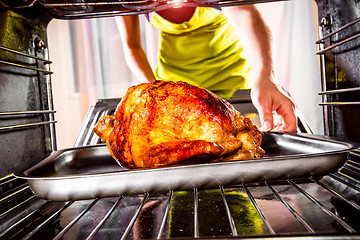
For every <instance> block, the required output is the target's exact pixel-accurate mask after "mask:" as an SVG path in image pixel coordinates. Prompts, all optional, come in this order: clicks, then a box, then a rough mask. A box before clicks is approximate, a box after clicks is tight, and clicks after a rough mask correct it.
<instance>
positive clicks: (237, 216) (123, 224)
mask: <svg viewBox="0 0 360 240" xmlns="http://www.w3.org/2000/svg"><path fill="white" fill-rule="evenodd" d="M336 181H337V179H336V177H335V176H332V175H329V176H326V177H319V178H316V177H314V178H313V177H312V178H307V179H297V180H288V181H266V182H265V183H256V184H241V185H232V186H228V187H220V188H213V189H194V190H187V191H169V192H165V193H145V194H136V195H123V196H118V197H109V198H101V199H92V200H82V201H75V202H72V201H70V202H53V201H49V202H44V200H41V199H39V198H37V197H36V196H34V195H31V194H30V195H29V196H27V198H32V199H33V201H34V202H40V201H41V204H40V203H38V204H37V205H38V207H37V208H36V209H35V210H33V211H31V212H27V213H22V216H21V218H19V219H18V221H17V222H13V223H12V224H11V225H10V227H6V228H4V229H5V230H4V231H2V232H0V239H64V240H66V239H150V238H157V239H172V238H181V239H183V238H204V239H210V238H216V239H229V238H241V239H248V238H249V239H250V238H253V237H257V238H259V237H260V238H261V239H267V238H271V239H273V238H275V239H359V238H360V235H359V234H358V232H359V231H360V222H359V221H358V220H359V217H358V216H359V214H360V206H359V199H357V200H356V199H354V198H353V197H352V196H349V195H348V194H347V193H346V192H348V191H344V189H345V188H344V187H342V188H338V189H334V187H333V185H332V184H331V183H332V182H336ZM3 185H4V184H0V188H2V187H3ZM344 186H346V188H350V189H352V191H356V192H358V191H357V190H356V188H354V187H353V186H351V185H348V184H344ZM344 199H346V200H344ZM4 204H7V205H10V206H14V207H13V208H10V210H9V211H8V212H6V213H2V214H1V215H0V223H3V222H2V220H3V218H4V216H5V217H6V215H9V214H11V212H12V211H16V210H18V211H19V212H21V211H20V210H21V209H22V208H23V206H21V205H17V204H16V203H13V202H11V201H9V202H6V203H4V200H3V199H2V200H0V207H1V206H3V205H4ZM0 209H1V208H0ZM1 226H2V225H1Z"/></svg>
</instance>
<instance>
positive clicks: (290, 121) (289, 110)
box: [276, 101, 297, 132]
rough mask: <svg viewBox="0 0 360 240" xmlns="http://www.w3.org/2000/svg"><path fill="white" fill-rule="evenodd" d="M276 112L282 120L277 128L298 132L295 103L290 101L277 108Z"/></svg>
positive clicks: (283, 130)
mask: <svg viewBox="0 0 360 240" xmlns="http://www.w3.org/2000/svg"><path fill="white" fill-rule="evenodd" d="M276 113H277V114H278V115H279V116H280V118H281V122H280V123H279V125H278V126H276V129H277V130H279V131H282V132H296V130H297V122H296V116H295V112H294V104H293V103H292V102H291V101H288V102H286V103H284V104H282V105H280V107H279V108H278V109H277V110H276Z"/></svg>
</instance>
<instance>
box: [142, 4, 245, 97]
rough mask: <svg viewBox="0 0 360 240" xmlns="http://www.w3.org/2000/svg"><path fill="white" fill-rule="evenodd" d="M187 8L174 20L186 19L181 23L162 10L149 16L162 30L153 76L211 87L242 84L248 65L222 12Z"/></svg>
mask: <svg viewBox="0 0 360 240" xmlns="http://www.w3.org/2000/svg"><path fill="white" fill-rule="evenodd" d="M181 10H182V9H181V8H179V9H175V10H174V11H173V12H171V13H169V14H170V19H171V18H172V19H174V17H171V16H173V15H172V14H176V12H178V14H181ZM186 10H187V11H188V12H187V14H184V16H185V17H184V18H175V20H173V21H179V22H181V21H182V20H184V19H188V21H184V22H181V23H174V22H171V21H169V20H167V19H165V18H164V17H166V14H163V13H161V12H160V13H159V14H157V13H153V14H152V16H150V18H149V20H150V22H151V24H152V25H153V26H154V27H155V28H157V29H159V30H160V34H161V41H160V47H159V62H158V66H157V69H156V72H155V75H156V77H157V78H158V79H161V80H170V81H185V82H189V83H191V84H194V85H198V86H201V87H204V88H207V89H209V90H212V91H219V90H224V89H238V88H244V83H245V78H244V77H243V74H244V72H246V71H247V70H246V69H247V67H246V69H245V59H244V58H242V57H241V56H240V54H241V52H242V47H241V44H240V42H239V39H238V36H237V34H236V32H235V31H234V29H233V27H232V25H231V24H230V23H229V22H228V20H227V18H226V17H225V15H224V14H223V13H222V12H221V11H220V10H218V9H215V8H204V7H198V8H196V9H186ZM191 11H192V12H191ZM229 94H230V93H229ZM229 94H228V95H229ZM223 97H227V96H223Z"/></svg>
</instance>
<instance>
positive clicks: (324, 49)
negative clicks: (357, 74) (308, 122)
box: [316, 18, 360, 106]
mask: <svg viewBox="0 0 360 240" xmlns="http://www.w3.org/2000/svg"><path fill="white" fill-rule="evenodd" d="M324 19H325V18H324ZM321 22H322V23H323V24H322V26H320V27H319V36H320V39H319V40H318V41H316V44H318V45H319V51H318V52H317V53H316V54H317V55H320V57H321V61H320V62H321V75H322V78H323V89H324V91H322V92H319V93H318V94H319V95H323V96H325V95H332V94H341V93H349V92H358V91H360V87H351V88H344V89H335V90H326V84H325V82H326V72H325V71H326V66H325V64H326V61H325V58H324V55H325V53H326V52H327V51H330V50H333V49H335V48H337V47H340V46H342V45H344V44H346V43H348V42H350V41H353V40H355V39H357V38H360V33H357V34H353V35H350V36H348V37H346V38H345V39H343V40H341V41H338V42H334V43H331V44H330V45H328V46H327V47H325V40H327V39H330V38H331V37H333V36H335V35H336V34H339V33H341V32H343V31H345V30H347V29H349V28H350V27H352V26H354V25H355V24H358V23H360V18H357V19H355V20H354V21H351V22H350V23H348V24H345V25H344V26H342V27H340V28H338V29H337V30H335V31H332V32H331V33H329V34H327V35H326V36H323V31H324V29H325V28H328V27H329V25H331V23H330V20H329V19H328V20H323V21H321ZM335 54H336V53H335ZM323 100H324V102H323V103H321V104H320V105H323V106H326V105H331V106H340V105H359V104H360V101H353V102H329V100H328V99H327V98H323Z"/></svg>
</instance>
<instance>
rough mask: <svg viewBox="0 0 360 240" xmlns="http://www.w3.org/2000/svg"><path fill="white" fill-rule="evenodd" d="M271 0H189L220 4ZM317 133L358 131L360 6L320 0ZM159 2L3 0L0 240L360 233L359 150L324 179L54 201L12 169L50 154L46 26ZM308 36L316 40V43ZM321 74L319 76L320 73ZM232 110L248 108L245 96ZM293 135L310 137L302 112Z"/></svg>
mask: <svg viewBox="0 0 360 240" xmlns="http://www.w3.org/2000/svg"><path fill="white" fill-rule="evenodd" d="M262 2H270V1H262V0H255V1H241V0H238V1H236V0H235V1H232V0H225V1H217V0H215V1H214V0H196V1H195V0H194V1H183V2H182V1H181V2H179V1H178V2H172V4H181V5H189V6H194V5H196V6H211V7H226V6H233V5H239V4H249V3H262ZM316 2H317V5H318V11H319V26H320V27H319V36H320V37H319V41H318V42H317V43H316V44H318V45H319V51H318V52H317V53H314V54H318V55H319V58H320V68H321V72H322V79H321V81H322V87H323V91H322V92H320V93H319V94H320V95H322V96H323V102H321V103H319V104H320V105H321V106H323V114H324V125H325V134H326V135H328V136H333V137H337V138H339V139H345V140H352V141H359V139H360V136H359V134H360V124H359V116H360V107H359V103H360V99H359V90H360V80H359V79H360V76H359V75H360V71H359V70H358V67H357V66H358V63H359V60H360V59H359V56H360V40H359V37H360V13H359V11H358V9H360V3H359V2H358V1H356V0H345V1H341V2H340V1H337V0H317V1H316ZM169 6H170V5H167V4H166V2H164V1H146V0H145V1H144V0H139V1H118V2H110V1H95V0H91V1H78V0H72V1H68V2H65V1H59V0H33V1H26V0H17V1H14V0H13V1H4V0H3V1H1V2H0V18H1V21H0V31H2V33H1V35H0V36H1V37H0V42H1V43H0V89H1V95H0V134H1V138H0V146H1V147H0V149H1V153H2V157H1V166H2V167H1V169H0V196H1V197H0V239H113V238H121V239H141V238H158V239H162V238H204V239H208V238H217V239H222V238H224V239H225V238H226V239H228V238H312V239H314V238H319V239H345V238H351V239H360V235H359V232H360V221H359V217H358V216H359V212H360V205H359V203H360V170H359V167H360V150H359V149H355V150H353V151H350V152H349V154H348V160H347V162H346V164H345V165H344V166H343V167H342V168H341V169H340V170H339V171H338V172H336V173H331V174H329V175H326V176H320V177H310V178H301V179H288V180H281V181H266V182H256V183H249V184H241V185H230V186H219V188H214V189H202V188H199V189H198V188H195V189H192V190H187V191H176V190H171V191H169V192H165V193H146V194H138V195H123V196H119V197H112V198H100V199H91V200H81V201H68V202H55V201H48V200H44V199H40V198H38V197H37V196H36V195H35V194H34V193H33V192H32V191H31V189H30V188H29V185H28V183H27V181H26V180H22V179H19V178H16V177H15V176H14V175H13V174H12V173H13V170H14V169H15V168H16V167H17V166H19V165H21V164H25V163H26V164H28V163H34V164H35V163H37V162H39V161H40V160H42V159H44V158H45V157H46V156H49V155H50V154H51V152H53V151H55V150H57V146H56V136H55V131H54V129H55V125H56V119H55V116H54V115H55V109H54V107H53V103H52V84H51V74H52V71H51V68H50V67H51V61H50V59H49V56H48V51H47V50H48V49H47V47H46V45H47V38H46V26H47V23H48V22H49V21H50V20H51V19H52V18H59V19H79V18H91V17H104V16H113V15H126V14H134V13H146V12H149V11H154V10H157V9H162V8H166V7H169ZM314 44H315V43H314ZM319 81H320V80H319ZM241 96H247V97H241V98H238V99H237V98H234V99H232V100H231V103H232V104H234V105H236V106H237V108H241V109H247V111H249V112H252V111H256V110H255V109H254V108H253V106H252V104H251V101H250V98H249V96H248V94H247V95H246V94H242V95H241ZM118 102H119V99H100V100H98V102H97V103H96V104H94V105H93V106H92V107H91V108H90V109H89V112H88V115H87V117H86V119H85V121H84V123H83V125H82V127H81V129H80V131H79V135H78V137H77V139H76V141H75V143H74V147H78V146H85V145H94V144H102V143H101V142H100V141H99V139H98V138H97V137H96V136H95V135H94V134H93V133H92V131H91V129H92V126H93V125H94V123H95V122H96V121H97V119H98V118H99V117H101V116H103V115H108V114H111V113H112V112H113V111H114V110H115V108H116V105H117V104H118ZM299 126H300V131H301V132H308V133H310V132H309V131H310V130H309V129H308V127H307V126H306V124H305V123H303V122H302V121H301V119H299Z"/></svg>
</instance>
